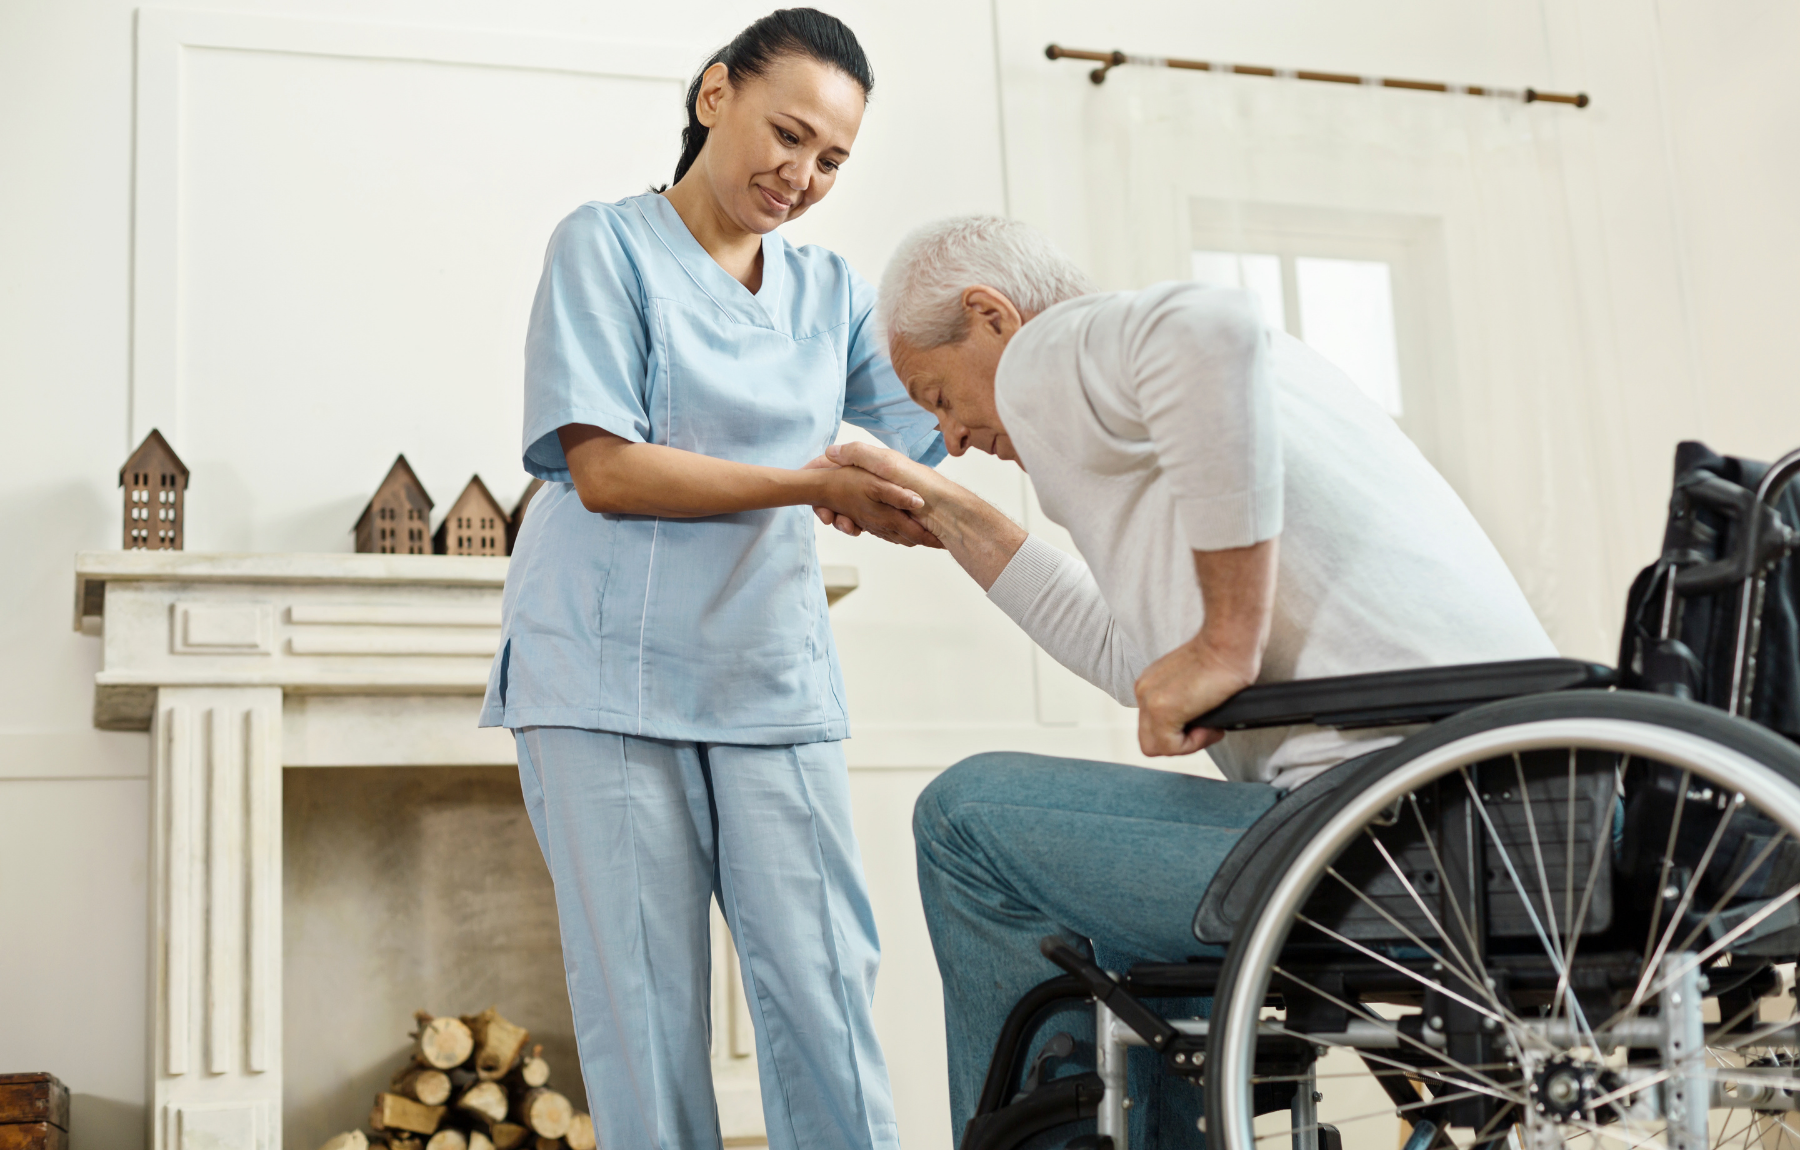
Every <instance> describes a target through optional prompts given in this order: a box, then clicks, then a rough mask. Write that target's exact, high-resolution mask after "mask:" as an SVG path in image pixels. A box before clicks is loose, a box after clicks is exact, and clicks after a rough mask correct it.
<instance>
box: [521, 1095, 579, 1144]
mask: <svg viewBox="0 0 1800 1150" xmlns="http://www.w3.org/2000/svg"><path fill="white" fill-rule="evenodd" d="M574 1117H575V1107H573V1106H571V1105H570V1104H569V1100H568V1099H567V1098H565V1097H563V1096H562V1095H561V1094H558V1093H557V1092H556V1091H554V1090H551V1089H550V1088H549V1087H547V1086H539V1087H537V1088H536V1089H534V1090H527V1091H526V1092H525V1093H523V1094H521V1095H519V1097H518V1098H517V1099H515V1100H514V1101H513V1108H512V1120H513V1121H514V1122H517V1123H518V1124H519V1125H521V1126H528V1127H530V1128H531V1132H532V1133H533V1134H536V1135H538V1136H539V1137H540V1138H561V1137H562V1136H563V1135H564V1134H567V1133H568V1132H569V1122H570V1120H571V1119H573V1118H574Z"/></svg>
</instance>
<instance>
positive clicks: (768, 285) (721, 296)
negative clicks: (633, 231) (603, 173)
mask: <svg viewBox="0 0 1800 1150" xmlns="http://www.w3.org/2000/svg"><path fill="white" fill-rule="evenodd" d="M645 200H649V201H651V202H650V203H649V204H648V205H645V204H644V201H645ZM638 209H639V210H640V211H641V212H643V214H644V219H645V221H646V222H647V223H649V225H650V229H651V230H652V231H654V232H655V233H656V235H657V238H658V239H660V240H662V242H663V245H664V246H665V247H667V248H668V249H669V254H670V255H672V256H674V257H675V259H676V261H677V262H678V263H680V264H681V266H682V268H683V269H684V270H686V272H687V273H688V276H689V277H690V278H692V279H693V281H694V286H695V287H698V288H699V289H700V290H701V291H702V292H704V293H706V296H707V298H708V299H711V300H712V301H713V303H715V304H717V305H718V306H719V310H720V311H723V312H724V313H725V314H727V315H729V316H731V317H733V318H734V319H737V320H740V321H743V322H745V323H754V324H757V325H758V326H761V327H777V326H779V325H777V324H776V322H775V316H776V314H777V312H776V308H777V306H778V305H779V304H780V302H781V291H782V288H783V287H784V286H785V284H784V282H783V278H784V277H785V276H786V274H787V261H786V260H785V259H783V258H782V255H783V241H782V238H781V236H780V234H779V233H777V232H768V233H766V234H764V236H763V238H762V257H763V266H762V286H761V287H760V288H758V289H757V291H756V292H755V293H754V294H752V293H751V291H750V289H749V288H747V287H745V286H744V285H743V284H742V283H740V282H738V279H737V277H736V276H733V275H732V274H731V273H730V272H728V271H726V270H725V269H724V268H722V267H720V266H719V261H718V260H715V259H713V258H712V256H711V255H710V254H709V253H708V252H707V250H706V249H705V248H703V247H701V246H700V241H699V240H697V239H695V238H694V233H693V232H690V231H689V230H688V226H687V224H686V223H685V222H683V220H682V218H681V213H680V212H677V211H676V210H675V205H674V204H671V203H670V202H669V198H668V197H667V196H665V195H663V194H662V193H660V192H650V193H647V194H645V195H642V196H639V197H638Z"/></svg>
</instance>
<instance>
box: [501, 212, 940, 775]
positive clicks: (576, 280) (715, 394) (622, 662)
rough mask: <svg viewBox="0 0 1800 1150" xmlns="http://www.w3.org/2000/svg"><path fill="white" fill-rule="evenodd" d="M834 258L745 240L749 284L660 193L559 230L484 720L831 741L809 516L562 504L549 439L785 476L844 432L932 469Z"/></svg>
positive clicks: (569, 487)
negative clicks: (691, 457) (857, 432)
mask: <svg viewBox="0 0 1800 1150" xmlns="http://www.w3.org/2000/svg"><path fill="white" fill-rule="evenodd" d="M874 304H875V293H874V290H873V289H872V288H870V286H869V285H868V283H867V282H866V281H864V280H863V279H862V278H861V277H859V276H858V275H857V274H856V273H855V272H854V271H852V270H851V269H850V267H849V265H848V264H846V263H845V262H844V261H843V259H841V258H840V257H838V256H837V255H835V254H834V253H832V252H829V251H826V250H824V249H822V248H818V247H810V246H809V247H799V248H795V247H790V246H789V245H788V244H787V243H786V242H785V241H784V240H783V239H782V238H781V237H780V236H779V235H777V234H775V233H773V232H771V233H770V234H768V235H766V236H764V237H763V274H762V287H761V289H760V290H759V291H757V292H755V293H754V294H752V293H751V292H750V291H749V290H748V289H747V288H745V287H744V285H743V284H741V283H739V282H738V281H737V280H736V279H734V278H733V277H732V276H731V275H729V274H728V273H727V272H726V271H725V270H724V269H723V268H721V267H720V266H719V265H718V264H717V263H716V262H714V260H713V258H712V257H711V256H709V255H707V253H706V250H705V249H704V248H702V247H701V246H700V244H699V242H698V241H696V240H695V239H694V237H693V235H692V234H691V233H690V232H689V231H688V230H687V226H686V225H685V224H683V223H682V222H681V217H680V216H679V215H677V214H676V212H675V209H674V207H673V206H671V205H670V204H669V202H668V200H666V199H664V198H663V197H662V196H660V195H655V194H651V195H642V196H633V197H631V198H629V199H624V200H620V201H619V202H618V203H615V204H602V203H590V204H584V205H583V206H582V207H580V208H578V209H576V210H575V212H574V213H573V214H571V215H570V216H569V217H568V218H567V219H565V220H563V221H562V223H561V224H560V225H559V226H558V227H557V229H556V233H555V235H554V236H553V237H552V238H551V240H550V248H549V251H548V253H547V254H546V256H545V259H544V271H543V278H542V280H541V281H540V282H539V285H538V291H537V298H536V301H535V302H534V304H533V306H532V310H531V322H530V329H529V333H528V335H527V337H526V344H525V436H524V453H525V470H526V471H528V472H530V473H531V474H532V475H535V476H537V477H538V478H540V479H543V480H545V485H544V486H543V487H542V488H541V489H540V490H539V492H538V494H537V496H536V497H535V498H534V499H533V500H532V501H531V509H530V513H529V514H528V515H527V516H526V517H525V523H524V526H523V528H522V529H521V531H520V533H519V538H518V540H517V542H516V543H515V545H514V548H513V558H512V565H511V567H510V569H509V570H508V573H507V577H506V592H505V596H504V599H503V607H502V617H501V625H502V638H501V645H500V653H499V655H498V656H497V657H496V658H495V661H494V668H493V671H492V674H491V675H490V677H489V681H488V690H487V699H486V702H485V704H484V706H483V708H482V715H481V723H482V725H483V726H504V727H511V728H515V729H516V728H519V727H528V726H564V727H583V728H587V729H589V730H602V731H617V732H620V733H622V734H629V735H639V736H644V737H649V738H661V739H676V740H692V741H696V742H720V743H743V744H779V743H808V742H821V741H825V740H830V739H841V738H845V737H847V736H848V734H849V727H848V722H847V718H846V714H845V708H844V686H843V676H842V673H841V672H840V670H839V668H838V659H837V650H836V647H835V645H834V643H833V641H832V635H831V627H830V623H829V621H828V619H827V616H826V602H825V586H824V581H823V579H822V578H821V577H820V574H819V564H818V556H817V552H816V550H815V547H814V531H815V524H816V522H817V521H816V520H815V519H814V518H813V514H812V511H811V509H810V508H807V507H778V508H773V509H770V510H765V511H746V512H741V513H737V514H732V515H713V516H708V517H705V518H700V519H664V518H659V517H656V516H648V515H610V514H598V513H595V512H590V511H588V510H587V509H586V508H584V507H583V506H582V505H581V500H580V498H579V497H578V496H577V495H576V493H575V488H574V485H573V484H572V483H571V482H570V480H569V467H568V462H567V460H565V459H564V458H563V452H562V446H561V444H560V442H559V440H558V439H557V434H556V432H557V429H558V428H559V427H562V426H564V425H565V424H571V423H581V424H590V425H592V426H595V427H599V428H603V429H605V430H607V431H610V432H612V433H613V434H614V435H617V436H619V437H621V438H623V439H626V440H629V441H631V442H634V443H660V444H665V445H667V446H670V447H677V448H680V449H682V450H684V451H693V452H698V453H700V454H702V455H710V456H713V457H715V458H718V459H730V460H736V461H738V462H740V463H754V464H763V465H766V466H770V467H784V468H797V467H800V466H802V465H804V464H805V463H806V462H807V461H809V460H811V459H813V458H815V457H817V456H818V455H820V454H821V453H822V452H823V451H824V450H825V448H826V447H827V446H829V445H830V444H831V443H832V442H833V441H834V439H835V438H836V436H837V431H838V426H839V424H840V422H841V421H845V420H847V421H849V422H851V423H853V424H856V425H858V426H860V427H863V428H865V429H867V430H868V431H870V432H871V433H873V434H874V435H875V436H876V437H877V438H878V439H880V440H881V441H882V442H883V443H885V444H887V445H888V446H889V447H892V448H895V449H896V450H899V451H902V452H905V453H906V454H907V455H908V456H910V457H911V458H913V459H915V460H918V461H920V462H922V463H926V464H931V465H935V464H936V463H937V462H938V461H939V460H941V459H942V458H943V457H944V454H945V452H944V444H943V439H942V438H941V437H940V436H939V435H938V433H937V428H936V423H935V421H934V420H933V419H932V418H931V417H930V416H928V415H927V414H926V413H925V412H924V411H923V410H921V409H920V408H919V407H917V406H915V405H914V404H913V403H912V401H911V400H910V399H908V398H907V395H906V391H905V389H904V387H902V385H901V383H900V380H899V378H898V377H897V376H896V375H895V374H894V370H893V367H892V365H891V364H890V363H889V362H888V357H887V354H886V351H885V349H884V348H883V347H882V346H881V341H880V340H879V338H878V337H877V336H876V334H875V332H874V324H873V317H872V313H873V310H874Z"/></svg>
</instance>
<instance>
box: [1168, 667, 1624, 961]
mask: <svg viewBox="0 0 1800 1150" xmlns="http://www.w3.org/2000/svg"><path fill="white" fill-rule="evenodd" d="M1617 678H1618V676H1617V674H1616V673H1615V672H1614V671H1613V669H1612V668H1611V667H1603V666H1601V665H1599V664H1598V663H1583V662H1580V661H1578V660H1575V659H1518V660H1514V661H1512V662H1505V663H1475V664H1470V665H1466V666H1459V667H1433V668H1425V669H1422V670H1407V671H1383V672H1377V673H1374V674H1369V675H1342V676H1338V677H1335V678H1329V679H1303V680H1299V681H1297V682H1292V683H1271V684H1269V685H1267V686H1260V687H1251V688H1249V689H1248V690H1245V691H1240V692H1239V693H1238V694H1237V695H1236V696H1234V697H1233V698H1232V699H1231V701H1230V702H1228V703H1226V704H1225V705H1224V706H1222V707H1220V708H1218V709H1217V710H1214V711H1210V712H1208V713H1207V714H1205V715H1202V716H1201V717H1200V718H1199V719H1196V720H1195V722H1194V725H1195V726H1202V727H1213V728H1215V729H1220V730H1232V731H1242V730H1248V729H1250V728H1253V727H1278V726H1289V725H1293V724H1298V723H1313V724H1317V725H1319V726H1322V727H1339V728H1350V727H1371V726H1384V727H1385V726H1397V725H1402V724H1409V723H1424V722H1434V721H1436V720H1438V719H1444V718H1448V717H1449V716H1451V715H1454V714H1457V713H1459V712H1461V711H1467V710H1471V709H1473V708H1475V707H1479V706H1481V705H1483V704H1486V703H1492V702H1496V701H1498V700H1501V699H1511V698H1517V697H1519V696H1521V695H1538V694H1544V693H1546V692H1550V691H1565V690H1577V689H1583V688H1604V687H1610V686H1612V685H1613V684H1614V683H1615V682H1616V681H1617ZM1356 761H1357V760H1351V761H1350V762H1348V763H1341V764H1339V765H1338V766H1337V767H1335V768H1333V769H1332V770H1329V771H1326V772H1324V773H1323V774H1321V775H1318V776H1317V777H1315V778H1312V779H1309V780H1308V781H1306V782H1305V783H1302V784H1301V785H1300V786H1298V787H1295V788H1294V789H1293V791H1292V792H1290V793H1289V794H1287V795H1285V796H1283V797H1282V799H1281V801H1280V802H1278V803H1276V804H1275V805H1274V806H1273V807H1270V808H1269V812H1268V813H1267V814H1265V815H1264V816H1263V817H1262V818H1260V819H1258V820H1257V821H1256V822H1255V823H1254V824H1253V825H1252V826H1251V827H1250V829H1248V830H1246V831H1245V832H1244V835H1243V837H1242V838H1240V839H1239V840H1238V843H1237V846H1235V847H1233V848H1232V851H1231V853H1230V854H1229V855H1227V856H1225V861H1224V863H1223V864H1222V865H1221V866H1220V867H1219V869H1218V871H1217V872H1215V873H1214V875H1213V879H1212V881H1211V882H1210V883H1208V884H1207V887H1206V892H1205V894H1204V895H1203V896H1202V897H1201V900H1200V909H1199V910H1198V911H1196V912H1195V915H1194V936H1195V937H1196V938H1197V939H1199V940H1200V941H1201V942H1203V943H1207V944H1210V945H1213V946H1226V945H1229V944H1230V942H1231V936H1232V932H1233V931H1234V930H1235V929H1236V928H1237V923H1238V920H1239V919H1241V918H1242V917H1243V915H1244V912H1245V911H1246V910H1247V909H1249V907H1250V905H1251V903H1252V902H1254V900H1255V897H1256V892H1257V891H1258V890H1259V889H1260V888H1261V886H1262V882H1263V879H1264V877H1265V876H1266V873H1267V871H1268V870H1269V869H1270V868H1271V867H1272V866H1275V865H1278V864H1279V862H1280V861H1281V855H1280V854H1279V853H1278V852H1275V851H1271V850H1269V849H1268V847H1269V846H1270V845H1271V844H1272V843H1277V842H1280V841H1282V839H1283V838H1284V837H1285V836H1286V834H1287V832H1288V830H1289V829H1290V828H1292V827H1293V826H1296V825H1298V824H1300V823H1301V821H1302V820H1303V819H1304V818H1305V816H1306V815H1308V814H1309V813H1312V812H1314V811H1316V810H1317V809H1318V808H1319V804H1321V803H1324V802H1327V801H1328V800H1329V799H1330V797H1331V795H1332V792H1334V791H1336V790H1337V788H1338V787H1339V786H1341V785H1342V784H1343V782H1344V780H1346V779H1348V778H1351V777H1352V776H1353V775H1354V774H1355V772H1354V771H1353V770H1351V769H1349V768H1351V767H1352V765H1353V764H1354V763H1355V762H1356Z"/></svg>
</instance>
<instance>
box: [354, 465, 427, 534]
mask: <svg viewBox="0 0 1800 1150" xmlns="http://www.w3.org/2000/svg"><path fill="white" fill-rule="evenodd" d="M356 549H357V550H358V551H377V552H381V553H383V554H389V555H429V554H431V496H429V495H427V494H425V485H424V484H422V483H420V482H419V477H418V476H416V475H414V474H413V469H412V465H411V464H409V463H407V462H406V456H404V455H399V456H395V457H394V466H393V467H391V468H389V469H388V473H387V478H386V479H383V480H382V481H381V486H380V487H377V488H376V489H375V496H374V498H372V499H370V500H369V505H368V506H367V507H365V508H363V513H362V518H360V519H358V520H357V521H356Z"/></svg>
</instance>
